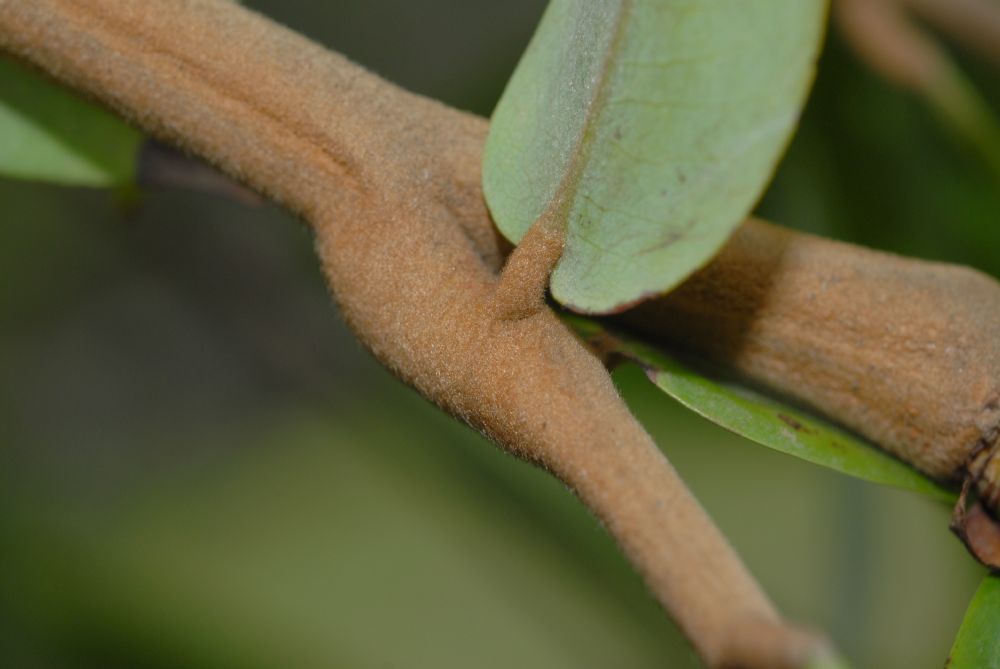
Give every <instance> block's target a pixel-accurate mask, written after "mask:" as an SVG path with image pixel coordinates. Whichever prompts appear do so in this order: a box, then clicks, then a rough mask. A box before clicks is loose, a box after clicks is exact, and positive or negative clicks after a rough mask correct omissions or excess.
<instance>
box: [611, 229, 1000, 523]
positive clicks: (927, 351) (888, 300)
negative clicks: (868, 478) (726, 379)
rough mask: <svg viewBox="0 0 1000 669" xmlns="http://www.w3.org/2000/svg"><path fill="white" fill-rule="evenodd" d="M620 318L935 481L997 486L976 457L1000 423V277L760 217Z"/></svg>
mask: <svg viewBox="0 0 1000 669" xmlns="http://www.w3.org/2000/svg"><path fill="white" fill-rule="evenodd" d="M624 319H625V320H626V322H627V323H628V324H629V325H630V326H631V327H634V328H636V329H638V330H642V331H645V332H647V333H651V334H652V335H653V336H654V337H657V338H660V339H662V340H664V341H668V342H670V343H672V344H676V345H680V346H683V347H685V348H688V349H690V350H693V351H695V352H697V353H700V354H703V355H706V356H708V357H710V358H712V359H713V360H716V361H719V362H722V363H724V364H726V365H728V366H730V367H732V368H734V369H735V370H737V371H739V372H741V373H742V374H743V375H745V376H747V377H748V378H750V379H752V380H755V381H757V382H758V383H760V384H762V385H764V386H767V387H769V388H771V389H772V390H776V391H778V392H780V393H782V394H784V395H787V396H789V397H791V398H794V399H796V400H798V401H800V402H803V403H805V404H807V405H809V406H811V407H813V408H815V409H818V410H819V411H820V412H821V413H824V414H826V415H827V416H830V417H832V418H833V419H835V420H837V421H839V422H840V423H842V424H844V425H846V426H847V427H850V428H852V429H853V430H855V431H857V432H859V433H861V434H863V435H864V436H866V437H868V438H869V439H871V440H872V441H874V442H875V443H877V444H879V445H881V446H882V447H884V448H885V449H887V450H888V451H890V452H891V453H893V454H895V455H897V456H898V457H899V458H900V459H902V460H905V461H906V462H909V463H910V464H912V465H914V466H916V467H917V468H919V469H920V470H922V471H924V472H925V473H927V474H929V475H930V476H932V477H934V478H937V479H940V480H942V481H949V482H960V481H962V480H964V478H965V477H966V476H968V475H972V476H973V477H974V478H976V479H978V480H980V487H981V491H982V492H984V493H986V492H987V491H988V490H991V489H993V488H994V487H995V486H996V480H995V477H997V476H998V474H1000V472H997V471H996V470H997V468H996V467H995V466H994V467H988V466H985V465H982V464H980V465H976V466H975V467H973V465H972V462H973V456H974V455H976V454H978V453H980V452H983V453H989V454H990V455H991V456H992V453H993V451H994V450H995V448H996V444H997V439H998V429H1000V284H998V283H997V282H996V281H995V280H993V279H991V278H990V277H988V276H986V275H984V274H981V273H979V272H976V271H974V270H970V269H968V268H964V267H957V266H953V265H944V264H937V263H930V262H924V261H919V260H913V259H909V258H903V257H900V256H896V255H892V254H888V253H879V252H876V251H871V250H868V249H862V248H858V247H856V246H852V245H849V244H843V243H839V242H835V241H830V240H826V239H822V238H819V237H813V236H811V235H805V234H801V233H795V232H791V231H788V230H785V229H782V228H779V227H777V226H773V225H768V224H766V223H761V222H751V223H748V224H746V225H744V226H742V227H741V228H740V229H739V230H738V231H737V233H736V235H735V236H734V237H733V239H732V240H730V242H729V244H728V245H727V246H726V247H725V248H724V249H723V251H722V253H721V254H720V255H719V256H718V257H717V258H716V259H715V260H714V261H713V262H712V263H711V264H710V265H709V266H708V267H706V268H705V269H703V270H701V271H700V272H698V273H697V274H695V276H694V277H692V278H691V279H690V280H689V281H687V282H686V283H684V284H683V285H682V286H681V287H680V288H678V289H677V290H676V291H674V292H673V293H671V294H670V295H667V296H665V297H663V298H660V299H658V300H654V301H651V302H648V303H646V304H644V305H641V306H640V307H638V308H637V309H635V310H633V311H631V312H629V313H628V314H626V315H625V316H624ZM986 499H990V500H992V499H993V498H992V497H990V496H988V495H987V496H986ZM996 501H1000V498H998V499H997V500H996ZM992 509H993V510H994V511H996V509H997V507H996V506H995V505H994V506H993V507H992Z"/></svg>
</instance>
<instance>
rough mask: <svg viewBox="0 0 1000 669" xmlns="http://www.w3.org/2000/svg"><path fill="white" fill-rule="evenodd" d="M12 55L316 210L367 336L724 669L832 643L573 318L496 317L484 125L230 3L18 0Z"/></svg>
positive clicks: (329, 264) (331, 260)
mask: <svg viewBox="0 0 1000 669" xmlns="http://www.w3.org/2000/svg"><path fill="white" fill-rule="evenodd" d="M0 49H3V50H6V51H9V52H11V53H13V54H15V55H16V56H18V57H20V58H22V59H24V60H27V61H29V62H31V63H33V64H34V65H36V66H37V67H39V68H41V69H43V70H45V71H46V72H48V73H50V74H52V75H53V76H55V77H56V78H58V79H61V80H62V81H64V82H66V83H68V84H69V85H71V86H73V87H75V88H77V89H80V90H82V91H84V92H86V93H87V94H89V95H91V96H93V97H95V98H97V99H98V100H100V101H102V102H103V103H104V104H106V105H108V106H110V107H112V108H113V109H115V110H117V111H118V112H120V113H121V114H123V115H124V116H126V117H127V118H130V119H131V120H132V121H134V122H135V123H136V124H137V125H139V126H140V127H142V128H143V129H145V130H146V131H148V132H150V133H151V134H153V135H154V136H157V137H159V138H161V139H164V140H166V141H169V142H172V143H175V144H177V145H180V146H182V147H183V148H185V149H186V150H188V151H191V152H193V153H195V154H197V155H200V156H202V157H204V158H206V159H207V160H209V161H210V162H212V163H214V164H216V165H217V166H219V167H220V168H221V169H222V170H223V171H225V172H226V173H228V174H230V175H233V176H235V177H237V178H239V179H240V180H242V181H243V182H245V183H247V184H250V185H251V186H253V187H254V188H255V189H257V190H258V191H261V192H263V193H266V194H268V195H270V196H271V197H273V198H275V199H277V200H279V201H280V202H283V203H284V204H286V205H287V206H288V207H290V208H291V209H292V210H293V211H295V212H297V213H299V214H301V215H302V216H303V217H304V218H306V219H307V220H308V221H309V222H310V223H311V224H312V226H313V229H314V230H315V234H316V244H317V248H318V251H319V253H320V256H321V258H322V261H323V267H324V270H325V272H326V275H327V278H328V279H329V283H330V286H331V288H332V290H333V292H334V294H335V296H336V298H337V301H338V302H339V304H340V307H341V310H342V313H343V314H344V316H345V318H346V319H347V321H348V323H349V324H350V326H351V327H352V328H353V330H354V331H355V332H356V333H357V335H358V337H359V338H360V339H361V340H362V341H363V342H364V343H365V344H366V345H367V346H368V347H369V348H370V349H371V350H372V352H373V353H374V354H375V355H376V356H377V357H378V359H379V360H381V361H382V362H383V363H384V364H386V365H387V366H388V367H389V368H391V369H392V370H393V371H394V372H395V373H396V374H397V375H398V376H399V377H400V378H402V379H403V380H404V381H406V382H407V383H409V384H411V385H413V386H414V387H415V388H417V389H418V390H419V391H420V392H421V393H422V394H423V395H424V396H425V397H427V398H429V399H430V400H431V401H433V402H435V403H436V404H438V405H439V406H441V407H442V408H444V409H446V410H447V411H449V412H450V413H452V414H453V415H455V416H457V417H459V418H461V419H463V420H465V421H467V422H468V423H469V424H471V425H472V426H474V427H476V428H477V429H479V430H481V431H483V432H484V433H486V434H487V435H489V436H490V437H491V438H493V439H494V440H495V441H496V442H497V443H498V444H499V445H501V446H502V447H504V448H506V449H508V450H510V451H511V452H514V453H516V454H518V455H520V456H522V457H524V458H526V459H529V460H532V461H535V462H538V463H540V464H542V465H543V466H545V467H547V468H548V469H549V470H551V471H552V472H554V473H555V474H556V475H557V476H559V477H560V478H562V479H563V480H564V481H565V482H566V483H567V484H568V485H569V486H571V487H572V488H573V489H574V490H575V491H576V493H577V494H578V495H579V496H580V498H581V499H582V500H583V501H584V502H585V503H586V504H587V505H588V506H589V507H590V508H591V509H592V510H593V511H594V513H595V514H596V515H597V516H598V517H599V518H600V519H601V520H602V521H603V522H604V523H605V525H606V526H607V528H608V530H609V531H610V532H611V533H612V534H613V535H614V536H615V538H616V539H617V541H618V542H619V544H620V545H621V546H622V548H623V550H624V551H625V553H626V555H627V556H628V557H629V559H630V560H631V561H632V563H633V564H634V565H635V567H636V569H637V570H638V571H639V572H640V573H642V574H643V576H644V577H645V579H646V581H647V583H648V584H649V586H650V588H651V590H652V591H653V592H654V593H655V595H656V596H657V598H658V599H659V600H660V601H661V602H662V603H663V605H664V606H665V607H666V608H667V610H668V611H669V612H670V613H671V614H672V616H673V617H674V618H675V620H676V621H677V622H678V623H679V625H680V626H681V628H682V629H683V630H684V632H685V633H686V634H687V636H688V638H689V639H690V640H691V642H692V643H693V645H694V646H695V648H696V649H697V651H698V653H699V654H700V655H701V656H702V657H703V658H704V659H705V661H706V662H707V663H708V664H709V665H710V666H713V667H722V666H727V667H728V666H733V667H735V666H740V667H747V668H751V669H752V668H755V667H759V668H760V669H765V668H768V669H773V668H775V667H798V666H801V665H802V664H803V663H804V662H805V661H806V660H807V659H809V658H811V657H813V656H815V655H817V654H822V653H823V652H824V648H823V644H822V643H821V642H819V641H816V640H815V639H814V638H812V637H809V636H806V635H803V634H800V633H798V632H795V631H794V630H792V629H791V628H789V627H787V626H786V625H784V624H783V623H781V621H780V620H779V618H778V616H777V614H776V613H775V611H774V608H773V607H772V605H771V604H770V602H768V600H767V598H766V597H765V596H764V595H763V594H762V592H761V591H760V589H759V588H758V587H757V585H756V584H755V582H754V581H753V579H752V578H751V577H750V576H749V574H748V573H747V572H746V570H745V568H744V567H743V565H742V564H741V562H740V561H739V559H738V558H737V557H736V555H735V554H734V553H733V551H732V550H731V548H730V547H729V546H728V544H727V542H726V540H725V539H724V538H723V537H722V535H721V534H720V533H719V532H718V530H717V529H716V528H715V527H714V525H713V524H712V522H711V520H710V519H709V518H708V516H707V515H706V514H705V512H704V511H703V510H702V509H701V507H700V506H699V505H698V503H697V502H696V501H695V500H694V498H693V497H692V496H691V494H690V493H689V492H688V491H687V489H686V488H685V487H684V485H683V483H682V481H681V480H680V479H679V477H678V476H677V474H676V473H675V472H674V470H673V469H672V468H671V467H670V465H669V464H668V463H667V461H666V459H665V458H664V457H663V456H662V454H661V453H660V452H659V450H658V449H657V448H656V446H655V445H654V444H653V442H652V441H651V440H650V438H649V437H648V435H647V434H646V433H645V432H644V431H643V429H642V428H641V426H639V425H638V423H637V422H636V421H635V420H634V418H633V417H632V416H631V414H630V413H629V412H628V410H627V409H626V407H625V406H624V404H623V403H622V402H621V400H620V399H619V397H618V395H617V393H616V391H615V389H614V386H613V384H612V383H611V380H610V378H609V377H608V375H607V373H606V372H605V370H604V368H603V366H602V365H601V363H600V362H599V361H598V360H597V359H596V358H595V357H594V356H593V355H591V354H590V353H589V352H588V351H587V350H586V349H585V348H584V347H583V346H582V345H581V344H580V343H579V342H578V341H577V340H576V339H575V338H574V337H573V335H572V334H570V332H569V331H568V330H567V329H566V328H565V327H564V326H563V325H562V324H561V323H560V322H559V321H558V320H557V319H556V317H555V316H554V314H552V313H551V311H549V310H548V309H541V310H539V311H537V313H534V314H533V315H529V316H527V317H524V318H520V319H513V320H504V319H498V318H496V310H495V294H496V289H497V272H498V271H499V268H500V265H501V263H502V260H503V257H504V255H505V252H506V247H505V246H504V244H503V243H502V242H500V241H499V238H498V237H497V233H496V231H495V229H494V228H493V226H492V224H491V222H490V219H489V216H488V214H487V212H486V210H485V207H484V204H483V200H482V193H481V190H480V171H479V164H480V158H481V150H482V146H483V142H484V138H485V129H486V126H485V123H484V122H483V121H482V120H481V119H478V118H475V117H471V116H468V115H465V114H461V113H458V112H456V111H453V110H450V109H447V108H445V107H443V106H442V105H439V104H437V103H434V102H431V101H429V100H426V99H423V98H420V97H417V96H414V95H411V94H408V93H406V92H404V91H401V90H399V89H397V88H395V87H393V86H391V85H389V84H386V83H385V82H383V81H381V80H379V79H377V78H376V77H374V76H372V75H370V74H368V73H366V72H364V71H363V70H361V69H360V68H358V67H356V66H353V65H351V64H350V63H348V62H347V61H346V60H344V59H343V58H341V57H339V56H337V55H335V54H331V53H329V52H327V51H325V50H323V49H322V48H320V47H318V46H317V45H315V44H313V43H311V42H309V41H307V40H306V39H304V38H302V37H300V36H298V35H296V34H294V33H292V32H290V31H288V30H286V29H284V28H281V27H279V26H277V25H275V24H274V23H272V22H270V21H268V20H266V19H264V18H263V17H261V16H258V15H256V14H254V13H252V12H249V11H247V10H245V9H241V8H240V7H238V6H237V5H235V4H234V3H231V2H227V1H226V0H0Z"/></svg>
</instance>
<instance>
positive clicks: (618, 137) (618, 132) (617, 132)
mask: <svg viewBox="0 0 1000 669" xmlns="http://www.w3.org/2000/svg"><path fill="white" fill-rule="evenodd" d="M613 137H614V138H615V141H620V140H621V138H622V129H621V128H615V132H614V134H613Z"/></svg>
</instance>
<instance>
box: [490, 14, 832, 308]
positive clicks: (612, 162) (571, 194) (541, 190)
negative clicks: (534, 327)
mask: <svg viewBox="0 0 1000 669" xmlns="http://www.w3.org/2000/svg"><path fill="white" fill-rule="evenodd" d="M824 17H825V2H824V1H823V0H771V1H769V2H747V1H746V0H720V1H716V2H706V3H692V2H690V1H689V0H685V1H683V2H681V1H679V0H599V1H594V2H576V1H574V0H554V1H553V2H552V3H551V4H550V5H549V8H548V10H547V11H546V13H545V16H544V17H543V19H542V22H541V25H540V26H539V28H538V31H537V33H536V34H535V37H534V39H533V40H532V42H531V44H530V45H529V47H528V50H527V52H526V53H525V55H524V57H523V58H522V60H521V62H520V64H519V65H518V67H517V70H516V71H515V73H514V76H513V78H512V79H511V81H510V83H509V84H508V86H507V89H506V91H505V92H504V95H503V97H502V99H501V100H500V103H499V105H498V106H497V109H496V111H495V112H494V115H493V121H492V125H491V129H490V135H489V139H488V140H487V146H486V156H485V163H484V174H483V178H484V189H485V193H486V198H487V201H488V203H489V206H490V209H491V211H492V213H493V216H494V218H495V219H496V222H497V225H498V226H499V227H500V229H501V231H503V233H504V234H505V235H506V236H507V237H508V238H509V239H511V240H512V241H519V240H520V239H521V237H522V236H523V235H524V234H525V232H527V230H528V228H529V227H530V226H531V225H532V224H533V223H534V222H535V221H536V220H537V219H538V218H539V217H540V216H541V214H542V213H543V212H545V211H546V210H547V209H548V208H549V207H550V206H551V205H552V203H553V202H559V203H560V204H561V207H560V208H561V209H562V212H563V213H561V214H560V217H565V224H566V225H567V232H566V234H567V240H566V247H565V251H564V254H563V257H562V259H561V260H560V262H559V264H558V266H557V267H556V269H555V272H554V273H553V275H552V293H553V295H554V297H555V298H556V300H558V301H559V302H561V303H563V304H564V305H567V306H569V307H570V308H572V309H574V310H576V311H582V312H593V313H607V312H612V311H615V310H617V309H620V308H622V307H623V306H624V305H627V304H628V303H630V302H634V301H635V300H637V299H639V298H641V297H643V296H645V295H649V294H655V293H661V292H664V291H666V290H668V289H670V288H672V287H673V286H675V285H676V284H677V283H679V282H680V281H682V280H683V279H684V278H685V277H687V276H688V275H689V274H690V273H691V272H692V271H694V270H695V269H697V268H698V267H699V266H701V265H703V264H704V263H705V262H706V261H707V260H708V259H709V258H711V257H712V256H713V255H714V254H715V252H716V251H717V250H718V249H719V247H720V246H721V245H722V244H723V243H724V242H725V240H726V239H727V237H728V236H729V234H730V232H731V231H732V230H733V228H735V227H736V225H738V224H739V223H740V222H741V221H742V219H743V217H744V216H745V215H746V214H747V213H748V212H749V210H750V209H751V207H752V206H753V204H754V202H755V201H756V200H757V198H758V197H759V196H760V194H761V191H762V190H763V188H764V186H765V185H766V183H767V181H768V180H769V178H770V176H771V174H772V171H773V169H774V166H775V164H776V162H777V160H778V156H779V154H780V153H781V151H782V149H783V148H784V146H785V144H786V143H787V141H788V138H789V136H790V135H791V133H792V129H793V128H794V126H795V123H796V121H797V119H798V116H799V112H800V110H801V107H802V104H803V102H804V100H805V96H806V91H807V89H808V87H809V84H810V82H811V81H812V77H813V70H814V61H815V58H816V54H817V52H818V50H819V45H820V41H821V36H822V32H823V25H824Z"/></svg>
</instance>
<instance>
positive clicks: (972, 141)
mask: <svg viewBox="0 0 1000 669" xmlns="http://www.w3.org/2000/svg"><path fill="white" fill-rule="evenodd" d="M925 95H926V98H927V100H928V103H929V104H930V105H931V106H932V107H933V108H934V110H935V111H936V112H937V113H938V115H939V116H940V118H941V121H942V122H943V123H944V124H945V125H946V126H947V127H948V129H949V130H950V131H951V132H952V133H954V134H955V135H956V136H957V137H958V138H960V139H962V140H963V141H965V143H966V144H967V146H968V147H969V148H970V149H972V150H973V151H976V152H977V153H978V154H979V155H980V156H981V157H982V159H983V160H984V161H985V162H986V163H987V164H988V165H989V167H990V169H991V170H992V171H993V174H994V176H996V177H998V178H1000V121H998V120H997V115H996V112H994V111H993V109H991V108H990V105H989V103H988V102H987V101H986V100H985V99H984V98H983V96H982V94H981V93H980V92H979V90H978V88H977V87H976V85H975V84H974V83H973V82H972V80H971V79H969V78H968V77H967V76H966V75H965V73H964V72H962V70H961V69H960V68H959V67H958V65H957V64H955V63H954V62H953V61H951V60H950V59H943V62H942V67H941V68H940V73H939V74H938V76H937V77H936V79H935V81H934V82H932V84H931V85H930V87H929V89H928V90H927V91H926V93H925Z"/></svg>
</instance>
